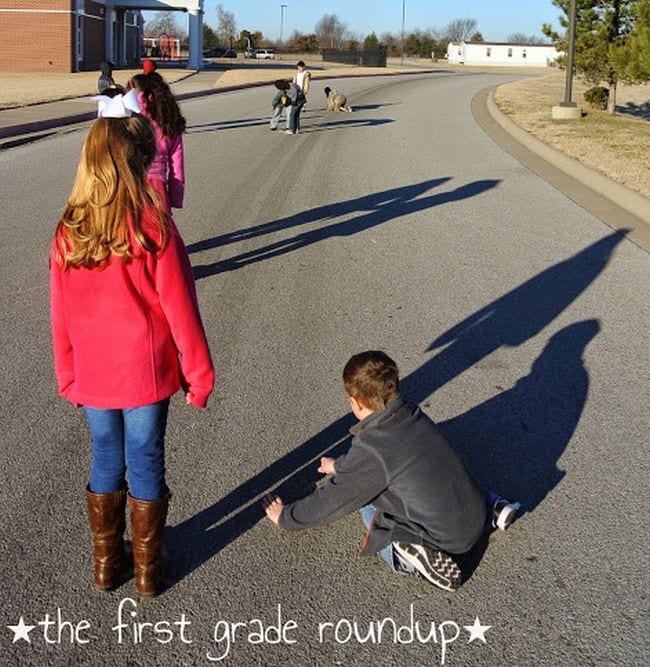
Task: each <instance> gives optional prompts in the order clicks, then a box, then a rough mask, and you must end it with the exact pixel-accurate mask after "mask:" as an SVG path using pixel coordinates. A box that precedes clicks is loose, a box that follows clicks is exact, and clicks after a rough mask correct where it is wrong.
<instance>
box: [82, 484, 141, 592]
mask: <svg viewBox="0 0 650 667" xmlns="http://www.w3.org/2000/svg"><path fill="white" fill-rule="evenodd" d="M86 501H87V504H88V519H89V521H90V530H91V531H92V534H93V541H94V545H95V546H94V561H95V587H96V588H97V589H98V590H100V591H110V590H112V589H113V588H115V586H117V585H118V584H119V583H120V582H121V581H122V579H123V577H124V575H125V574H126V572H127V571H128V570H129V567H130V565H131V562H130V560H131V559H130V557H129V554H128V552H127V551H126V549H125V548H124V528H125V526H126V521H125V518H124V510H125V508H126V489H122V490H121V491H115V492H114V493H92V492H91V491H90V490H89V488H88V487H86Z"/></svg>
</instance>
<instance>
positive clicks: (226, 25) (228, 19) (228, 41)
mask: <svg viewBox="0 0 650 667" xmlns="http://www.w3.org/2000/svg"><path fill="white" fill-rule="evenodd" d="M236 34H237V23H236V22H235V15H234V14H233V13H232V12H227V11H226V10H225V9H224V8H223V5H217V36H218V37H219V43H220V44H221V46H228V47H229V48H232V41H233V39H235V36H236Z"/></svg>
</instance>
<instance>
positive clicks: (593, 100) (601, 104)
mask: <svg viewBox="0 0 650 667" xmlns="http://www.w3.org/2000/svg"><path fill="white" fill-rule="evenodd" d="M583 97H584V98H585V102H586V103H587V104H588V105H589V106H591V107H593V108H594V109H602V110H603V111H605V109H607V100H608V99H609V89H607V88H605V87H604V86H594V87H593V88H589V90H586V91H585V93H584V95H583Z"/></svg>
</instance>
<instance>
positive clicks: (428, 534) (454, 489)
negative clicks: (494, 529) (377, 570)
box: [279, 398, 486, 555]
mask: <svg viewBox="0 0 650 667" xmlns="http://www.w3.org/2000/svg"><path fill="white" fill-rule="evenodd" d="M350 431H351V433H352V434H353V435H354V438H353V440H352V445H351V447H350V450H349V451H348V453H347V454H345V455H344V456H342V457H340V458H339V459H337V460H336V463H335V469H336V474H335V475H334V476H332V477H330V478H329V479H328V481H327V483H326V484H325V485H324V486H322V487H320V488H317V489H316V490H315V491H314V492H313V493H312V494H311V495H310V496H307V497H306V498H303V499H302V500H299V501H297V502H295V503H292V504H291V505H287V506H286V507H285V508H284V510H283V512H282V514H281V515H280V521H279V525H280V526H281V527H282V528H285V529H287V530H301V529H303V528H309V527H311V526H318V525H322V524H325V523H329V522H330V521H334V520H335V519H338V518H340V517H342V516H345V515H346V514H349V513H350V512H353V511H354V510H358V509H360V508H361V507H363V506H364V505H368V504H372V505H374V506H375V507H376V508H377V512H376V513H375V516H374V520H373V522H372V524H371V526H370V528H369V530H368V534H367V535H366V539H365V540H364V543H363V545H362V547H361V555H371V554H375V553H377V552H378V551H380V550H381V549H383V548H384V547H385V546H387V545H388V544H390V543H391V542H395V541H401V542H410V543H414V544H428V545H430V546H433V547H437V548H438V549H442V550H443V551H447V552H449V553H455V554H460V553H465V552H466V551H468V550H469V549H471V547H472V546H473V545H474V544H475V542H476V541H477V540H478V539H479V537H480V536H481V534H482V532H483V529H484V526H485V516H486V502H485V496H484V494H483V491H482V490H481V489H480V487H479V486H478V484H477V483H476V482H475V481H474V480H473V479H472V477H471V476H470V475H469V473H468V472H467V470H466V468H465V466H464V464H463V462H462V460H461V458H460V456H459V455H458V454H457V453H456V452H455V451H454V449H453V448H452V446H451V445H450V443H449V442H448V441H447V439H446V438H445V437H444V436H443V435H442V433H440V431H439V430H438V429H437V428H436V426H435V424H434V423H433V422H432V421H431V419H429V417H427V416H426V415H425V414H424V413H423V412H422V411H421V410H420V409H419V408H417V407H416V408H413V407H411V406H410V405H408V404H407V403H405V402H404V400H403V399H401V398H399V399H397V400H396V401H393V402H392V403H389V404H388V405H387V406H386V408H385V409H384V410H382V411H381V412H374V413H373V414H371V415H369V416H368V417H366V419H364V420H363V421H361V422H359V423H358V424H356V425H355V426H354V427H352V429H350Z"/></svg>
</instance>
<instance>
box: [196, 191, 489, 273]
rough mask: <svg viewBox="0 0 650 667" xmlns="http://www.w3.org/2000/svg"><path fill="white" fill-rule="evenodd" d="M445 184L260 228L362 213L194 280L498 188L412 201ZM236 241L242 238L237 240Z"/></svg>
mask: <svg viewBox="0 0 650 667" xmlns="http://www.w3.org/2000/svg"><path fill="white" fill-rule="evenodd" d="M447 180H449V179H448V178H438V179H434V180H431V181H425V182H423V183H419V184H417V185H409V186H405V187H402V188H396V189H395V190H388V191H386V192H384V193H379V194H373V195H369V196H367V197H361V198H359V199H354V200H350V201H348V202H343V203H342V204H333V205H332V206H322V207H320V208H318V209H314V210H312V211H306V212H305V213H304V214H299V215H297V216H292V217H291V218H287V219H284V220H278V221H275V222H273V223H268V224H267V225H262V226H261V227H262V228H264V230H265V231H264V233H270V231H277V230H280V229H284V228H286V227H291V226H295V225H301V224H305V223H307V222H312V221H315V220H318V219H321V218H325V217H327V218H332V217H337V216H340V215H345V214H347V213H348V212H349V211H350V210H353V211H364V212H363V213H362V214H361V215H357V216H354V217H352V218H347V219H346V220H343V221H341V222H336V223H333V224H331V225H328V226H325V227H319V228H318V229H310V230H308V231H305V232H302V233H300V234H297V235H295V236H292V237H290V238H286V239H281V240H280V241H276V242H274V243H270V244H269V245H266V246H263V247H260V248H255V249H254V250H249V251H247V252H243V253H241V254H239V255H235V256H234V257H229V258H227V259H223V260H220V261H218V262H214V263H212V264H198V265H194V267H193V270H194V277H195V278H196V279H197V280H199V279H201V278H206V277H207V276H213V275H216V274H218V273H223V272H225V271H234V270H236V269H239V268H242V267H243V266H248V265H249V264H255V263H256V262H261V261H263V260H267V259H271V258H272V257H278V256H280V255H284V254H287V253H289V252H293V251H295V250H299V249H300V248H304V247H306V246H309V245H311V244H313V243H318V242H319V241H323V240H325V239H329V238H333V237H337V236H338V237H344V236H352V235H354V234H358V233H359V232H362V231H365V230H367V229H370V228H372V227H376V226H377V225H381V224H383V223H385V222H388V221H390V220H397V219H399V218H402V217H404V216H407V215H409V214H411V213H416V212H418V211H424V210H426V209H429V208H433V207H435V206H440V205H442V204H447V203H449V202H453V201H459V200H461V199H467V198H468V197H475V196H477V195H479V194H481V193H483V192H485V191H487V190H490V189H491V188H494V187H496V186H497V185H498V184H499V181H498V180H485V181H474V182H472V183H467V184H465V185H461V186H459V187H458V188H456V189H455V190H450V191H448V192H441V193H438V194H434V195H429V196H427V197H419V198H416V197H417V196H418V195H420V194H422V193H423V192H426V191H428V190H430V189H431V188H433V187H437V186H438V185H441V184H442V183H444V182H445V181H447ZM257 229H258V230H259V229H260V228H259V227H258V228H257ZM253 235H256V234H254V233H251V236H253ZM240 238H245V237H243V236H241V237H240ZM219 239H223V236H222V237H217V239H212V240H209V241H202V242H199V243H197V244H193V245H192V246H190V247H189V251H190V252H195V251H196V250H198V249H204V248H205V247H214V246H215V245H219V244H221V243H222V241H221V240H219Z"/></svg>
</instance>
